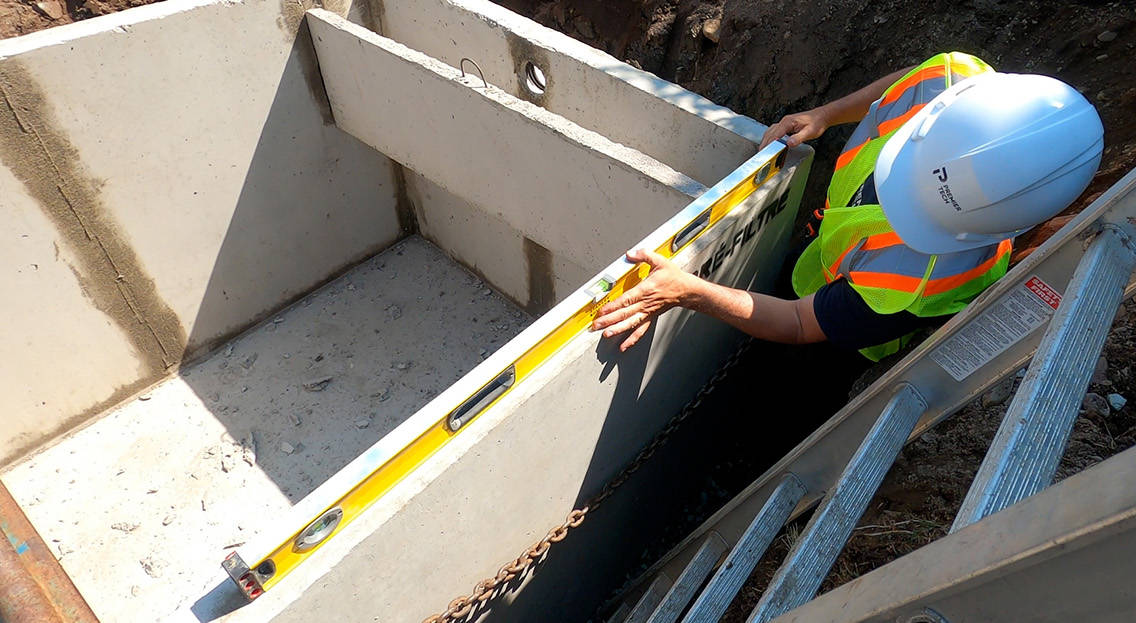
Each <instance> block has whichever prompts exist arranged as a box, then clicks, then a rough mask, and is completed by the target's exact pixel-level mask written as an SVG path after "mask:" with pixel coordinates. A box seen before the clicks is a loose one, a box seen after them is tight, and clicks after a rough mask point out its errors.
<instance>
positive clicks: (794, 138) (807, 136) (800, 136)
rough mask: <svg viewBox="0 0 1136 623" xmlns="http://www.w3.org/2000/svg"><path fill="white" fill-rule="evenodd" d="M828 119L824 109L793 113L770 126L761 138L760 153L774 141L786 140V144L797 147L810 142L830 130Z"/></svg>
mask: <svg viewBox="0 0 1136 623" xmlns="http://www.w3.org/2000/svg"><path fill="white" fill-rule="evenodd" d="M828 125H829V123H828V119H827V116H826V115H825V113H824V110H823V108H814V109H812V110H806V111H805V112H798V113H793V114H791V115H785V116H784V117H781V120H780V121H778V122H777V123H774V124H773V125H771V126H769V129H768V130H766V131H765V134H763V135H762V136H761V147H759V148H758V151H760V150H762V149H765V146H766V145H768V144H770V143H772V142H773V141H775V140H777V139H779V138H781V137H786V138H785V144H786V145H788V146H789V147H796V146H797V145H800V144H801V143H803V142H805V141H810V140H812V139H814V138H816V137H818V136H820V135H821V134H824V131H825V130H827V129H828Z"/></svg>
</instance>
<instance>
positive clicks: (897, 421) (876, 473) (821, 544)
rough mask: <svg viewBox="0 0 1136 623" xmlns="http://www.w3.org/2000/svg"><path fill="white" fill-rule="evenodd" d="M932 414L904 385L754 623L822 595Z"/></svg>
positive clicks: (765, 599) (799, 543) (778, 578)
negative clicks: (914, 434) (922, 419)
mask: <svg viewBox="0 0 1136 623" xmlns="http://www.w3.org/2000/svg"><path fill="white" fill-rule="evenodd" d="M926 409H927V403H926V401H925V400H924V399H923V397H922V396H921V395H920V394H919V392H918V391H916V390H915V388H914V387H912V386H911V385H910V384H907V383H904V384H902V385H900V387H899V390H898V391H897V392H896V393H895V395H894V396H892V398H891V400H890V401H889V402H888V404H887V407H885V408H884V410H883V413H881V414H880V417H879V418H878V419H877V420H876V423H875V425H873V426H872V430H871V431H869V432H868V435H867V436H866V437H865V438H864V441H863V443H861V444H860V447H859V448H857V449H856V453H855V454H853V455H852V459H851V460H850V461H849V462H848V466H847V467H845V468H844V472H843V473H842V474H841V475H840V479H839V480H838V481H837V483H836V487H835V488H834V490H833V491H832V492H831V493H829V495H828V496H827V497H826V498H825V499H824V501H823V502H822V503H821V505H820V508H818V509H817V511H816V513H814V514H813V517H812V519H810V520H809V525H808V526H807V527H806V528H805V532H804V534H802V535H801V538H800V539H799V540H798V541H797V543H796V544H795V545H794V546H793V548H792V550H790V552H789V555H788V556H787V557H786V559H785V562H784V563H782V565H781V568H780V569H778V570H777V574H776V575H775V576H774V577H773V580H771V581H770V583H769V586H768V587H767V588H766V589H765V593H764V594H763V595H762V596H761V601H759V602H758V604H757V607H755V608H754V609H753V612H752V613H750V617H749V620H748V623H760V622H764V621H769V620H770V619H773V618H774V617H776V616H778V615H780V614H782V613H784V612H788V611H789V610H792V609H793V608H796V607H797V606H799V605H801V604H803V603H805V602H806V601H808V600H810V599H812V598H813V596H814V595H816V592H817V589H819V588H820V585H821V582H823V581H824V576H825V575H826V574H827V573H828V570H829V569H831V568H832V564H833V563H834V562H836V557H837V555H839V554H840V550H841V549H842V548H843V547H844V543H845V542H846V541H847V540H848V536H849V535H851V534H852V529H853V528H855V527H856V522H857V521H859V520H860V516H861V515H862V514H864V510H865V509H866V508H867V507H868V503H869V502H870V501H871V500H872V496H873V495H875V492H876V489H878V488H879V486H880V483H881V482H883V479H884V476H885V475H886V474H887V472H888V470H889V469H891V465H892V463H894V462H895V457H896V456H898V455H899V451H900V449H901V448H903V442H904V441H907V437H908V436H909V435H910V434H911V431H912V430H913V429H914V428H915V424H916V423H917V422H918V421H919V416H920V415H922V414H923V412H924V411H925V410H926Z"/></svg>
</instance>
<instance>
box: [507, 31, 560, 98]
mask: <svg viewBox="0 0 1136 623" xmlns="http://www.w3.org/2000/svg"><path fill="white" fill-rule="evenodd" d="M503 32H504V34H505V38H506V41H507V42H508V44H509V56H510V57H512V59H513V71H514V72H515V73H516V74H517V85H518V87H519V88H518V89H517V97H519V98H521V99H523V100H525V101H527V102H531V103H533V104H536V105H537V106H547V104H548V103H549V102H550V101H551V100H552V97H553V94H554V83H553V80H552V77H551V75H550V74H551V72H550V71H549V64H548V52H547V51H546V50H545V49H544V48H541V47H540V46H537V45H535V44H533V43H532V42H531V41H529V40H528V39H525V38H524V37H521V36H520V35H518V34H516V33H514V32H512V31H510V30H505V31H503ZM530 67H535V68H536V69H537V70H539V73H538V74H537V75H538V76H540V77H542V78H543V83H544V84H543V85H540V87H536V88H534V87H535V86H536V85H533V84H532V78H533V77H532V76H530V71H532V69H530Z"/></svg>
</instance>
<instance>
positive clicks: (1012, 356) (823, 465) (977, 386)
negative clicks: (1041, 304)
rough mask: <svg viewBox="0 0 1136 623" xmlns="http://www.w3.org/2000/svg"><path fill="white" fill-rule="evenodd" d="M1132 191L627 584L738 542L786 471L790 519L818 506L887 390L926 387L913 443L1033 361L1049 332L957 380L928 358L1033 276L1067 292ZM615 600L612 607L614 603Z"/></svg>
mask: <svg viewBox="0 0 1136 623" xmlns="http://www.w3.org/2000/svg"><path fill="white" fill-rule="evenodd" d="M1133 191H1136V170H1133V171H1131V172H1129V173H1128V174H1127V175H1125V176H1124V178H1122V179H1121V180H1120V181H1118V182H1117V183H1116V184H1114V185H1113V186H1112V187H1110V188H1109V189H1108V190H1107V191H1105V192H1104V193H1103V194H1102V195H1101V196H1100V197H1099V198H1097V200H1096V201H1094V202H1093V203H1092V205H1090V206H1089V207H1088V208H1086V209H1085V210H1083V211H1082V212H1081V213H1080V214H1078V215H1077V216H1076V217H1074V219H1073V220H1072V221H1070V222H1069V223H1067V224H1066V225H1065V226H1064V227H1063V228H1061V230H1060V231H1058V232H1057V233H1056V234H1054V235H1053V236H1052V237H1050V239H1049V240H1047V241H1046V242H1045V243H1043V244H1042V245H1041V246H1040V247H1038V248H1037V249H1036V250H1035V251H1034V252H1033V253H1031V254H1030V255H1029V256H1028V257H1026V258H1025V259H1023V260H1022V261H1021V262H1019V263H1018V264H1017V265H1016V266H1014V267H1013V268H1012V269H1011V270H1010V272H1009V273H1007V275H1006V276H1005V277H1003V278H1002V279H1000V280H999V281H998V282H996V283H995V284H994V285H992V286H991V287H990V288H988V289H987V290H986V291H985V292H984V293H983V294H981V295H980V296H979V297H978V298H976V299H975V300H974V301H973V302H971V304H970V305H969V306H967V308H966V309H964V310H963V311H961V312H959V313H958V314H956V315H955V316H954V317H953V318H952V319H951V320H950V321H948V322H947V323H946V324H945V325H943V327H941V328H940V329H939V330H938V331H937V332H935V334H934V335H932V336H931V337H929V338H928V339H927V340H925V341H924V342H923V343H922V344H920V345H919V346H918V347H916V349H915V350H913V351H912V352H911V353H909V354H908V355H907V356H906V357H905V358H904V359H903V360H902V361H900V362H899V363H897V364H896V365H894V366H893V367H892V368H891V369H890V370H889V371H888V372H886V373H885V374H884V375H883V376H882V377H880V378H879V379H878V380H877V381H876V382H875V383H873V384H872V385H871V386H869V387H868V388H867V389H865V390H864V391H862V392H861V393H860V394H859V395H858V396H856V397H855V398H854V399H853V400H851V401H850V402H849V403H848V404H847V405H845V406H844V407H843V408H842V409H841V410H840V411H839V412H837V413H836V414H835V415H834V416H833V417H831V418H829V420H828V421H827V422H825V423H824V424H823V425H822V426H821V427H820V428H818V429H817V430H816V431H814V432H813V434H811V435H810V436H809V437H808V438H806V439H805V440H804V441H802V442H801V443H800V444H798V445H797V446H796V447H795V448H793V449H792V450H790V451H789V452H788V453H787V454H786V455H785V456H784V457H783V458H782V459H781V460H780V461H778V462H777V463H776V464H775V465H773V466H772V467H771V468H769V469H768V470H766V471H765V473H764V474H762V475H761V476H760V477H758V478H757V479H756V480H754V482H753V483H752V484H750V485H749V486H748V487H746V488H745V489H744V490H743V491H742V492H741V493H739V494H738V495H736V496H734V498H733V499H732V500H730V501H729V502H727V503H726V504H725V505H724V506H723V507H722V508H721V509H720V510H719V511H718V512H716V513H715V514H714V515H713V516H711V517H710V518H709V519H707V520H706V521H705V522H703V524H702V525H701V526H700V527H699V528H697V529H696V530H694V531H693V532H692V533H691V534H690V535H689V536H687V538H685V539H684V540H683V541H682V542H680V543H679V544H678V545H677V546H676V547H675V548H674V549H672V550H671V551H670V552H669V553H668V554H667V555H665V556H664V557H663V558H662V559H660V560H659V561H658V562H656V563H655V564H654V565H652V566H651V567H650V568H649V569H648V570H647V571H646V572H644V573H643V574H641V575H640V578H639V579H638V580H636V581H633V582H631V583H629V586H630V587H633V588H632V589H631V590H635V588H634V587H639V586H642V585H643V584H645V583H647V582H648V581H649V578H652V577H654V576H655V575H657V574H658V573H660V572H664V571H665V572H667V573H669V574H670V575H672V577H673V576H677V574H678V573H680V572H681V569H682V568H683V567H685V565H686V563H687V562H688V561H689V560H690V558H691V557H692V556H693V555H694V553H695V551H696V550H697V547H698V545H699V544H700V543H701V538H702V536H704V535H705V534H706V533H707V532H708V531H710V530H715V531H717V532H718V533H719V534H720V535H721V536H722V538H724V539H726V540H727V541H728V542H736V541H737V539H738V538H740V536H741V534H742V533H743V532H745V530H746V528H747V527H748V526H749V523H750V521H751V519H752V518H753V517H754V516H755V515H756V514H757V513H758V512H759V511H760V510H761V507H762V505H763V504H764V503H765V501H766V500H767V499H768V498H769V496H770V495H771V494H772V492H773V490H774V488H775V487H776V486H777V485H778V483H779V482H780V478H781V477H783V476H784V475H785V474H786V473H789V472H792V473H794V474H796V475H797V477H798V478H800V479H801V481H802V482H803V483H804V484H805V486H806V487H807V488H808V491H809V492H808V493H806V495H805V497H804V498H803V499H802V500H801V502H800V504H798V506H797V508H796V509H794V510H793V512H792V513H791V514H790V517H789V520H790V521H791V520H793V519H794V518H796V517H798V516H800V515H801V514H802V513H804V512H805V511H807V510H808V509H809V508H811V507H812V506H813V505H815V504H816V503H817V502H819V501H820V500H819V498H820V495H821V492H823V491H825V490H827V489H829V488H830V487H831V486H832V483H833V482H834V481H835V479H836V478H837V477H838V476H839V474H840V469H841V468H842V466H843V464H844V462H846V461H847V459H848V457H850V456H851V454H852V452H853V451H854V449H855V448H856V447H857V445H858V444H859V443H860V441H861V440H862V439H863V437H864V435H865V434H866V432H867V431H868V430H869V429H870V427H871V425H872V423H873V422H874V421H875V417H876V415H877V414H879V413H880V412H881V411H882V410H883V408H884V406H885V405H886V402H887V400H888V398H889V397H890V392H891V391H893V390H894V388H895V387H896V386H897V385H898V384H900V383H904V382H907V383H911V384H913V385H916V386H918V387H920V388H922V389H923V390H924V398H926V399H927V402H928V410H927V412H926V413H925V414H924V415H923V418H922V419H921V420H920V421H919V422H918V423H917V424H916V426H915V429H914V431H913V432H912V434H911V437H910V438H909V439H915V438H917V437H918V436H919V435H921V434H923V432H925V431H926V430H928V429H930V428H931V427H933V426H934V425H935V424H937V423H938V422H940V421H942V420H943V419H946V418H947V417H949V416H950V415H951V414H953V413H954V412H955V411H957V410H958V409H960V408H962V407H963V406H965V405H966V404H968V403H969V402H971V401H972V400H973V399H975V398H977V397H978V396H980V395H981V394H982V393H983V392H984V391H986V390H987V389H989V388H990V387H991V386H993V385H995V384H996V383H998V382H999V381H1001V380H1002V379H1004V378H1006V377H1008V376H1009V375H1011V374H1014V373H1015V372H1017V371H1018V370H1020V369H1021V368H1022V367H1024V366H1025V365H1026V364H1028V363H1029V361H1030V359H1031V358H1032V357H1033V354H1034V351H1035V350H1036V349H1037V346H1038V344H1039V343H1040V342H1041V339H1042V335H1043V333H1044V331H1043V330H1042V329H1040V328H1039V329H1037V330H1035V331H1033V332H1031V333H1030V334H1029V335H1027V336H1026V337H1025V338H1023V339H1020V340H1018V341H1016V342H1013V343H1011V344H1009V345H1008V346H1007V347H1006V348H1005V350H1004V351H1002V352H1001V353H999V354H997V355H996V356H995V357H994V358H993V359H992V360H990V361H989V362H987V363H986V364H984V365H983V366H982V367H980V368H978V369H977V370H975V371H974V372H973V373H971V374H969V375H968V376H966V377H965V378H963V379H962V380H959V381H955V379H953V378H952V377H951V376H950V375H948V374H947V373H946V372H945V371H944V370H943V368H941V367H940V366H939V365H938V364H937V363H935V362H934V361H932V360H931V358H930V357H929V355H930V354H932V353H933V352H934V351H935V349H937V348H939V347H940V346H941V345H943V344H944V343H946V342H948V341H949V340H951V339H953V338H954V337H955V336H957V335H959V334H962V333H964V332H965V331H967V330H968V329H969V328H971V326H972V325H973V324H975V323H979V322H980V321H981V319H982V314H983V313H984V311H986V310H987V309H989V308H991V307H993V306H994V305H996V304H997V303H998V302H999V301H1002V300H1004V299H1006V298H1008V297H1010V296H1011V295H1012V293H1013V292H1014V290H1015V289H1018V288H1021V287H1022V285H1023V284H1024V283H1026V282H1027V281H1028V280H1029V279H1030V278H1031V277H1033V276H1037V277H1039V278H1041V279H1042V280H1044V281H1045V282H1046V283H1048V284H1049V285H1050V286H1052V287H1053V288H1055V289H1057V290H1058V291H1063V290H1064V289H1065V288H1066V286H1067V284H1068V283H1069V281H1070V279H1071V278H1072V274H1073V271H1074V269H1075V268H1076V265H1077V264H1078V262H1079V260H1080V258H1081V256H1082V255H1083V254H1084V248H1083V246H1082V243H1083V239H1084V236H1085V235H1086V234H1087V233H1090V232H1091V231H1092V228H1093V227H1098V226H1099V225H1100V223H1102V222H1112V223H1126V222H1127V221H1128V219H1130V218H1136V192H1133ZM1134 292H1136V284H1131V283H1130V284H1129V286H1128V289H1127V293H1126V295H1132V294H1133V293H1134ZM935 388H938V389H935ZM611 603H612V605H614V602H611Z"/></svg>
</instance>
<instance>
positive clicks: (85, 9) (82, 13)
mask: <svg viewBox="0 0 1136 623" xmlns="http://www.w3.org/2000/svg"><path fill="white" fill-rule="evenodd" d="M152 2H154V0H0V39H7V38H8V37H16V36H19V35H26V34H28V33H29V32H35V31H37V30H43V29H45V28H51V27H52V26H60V25H62V24H70V23H71V22H77V21H79V20H84V19H87V18H88V17H96V16H99V15H106V14H108V13H114V12H116V11H121V10H123V9H129V8H130V7H136V6H142V5H143V4H150V3H152Z"/></svg>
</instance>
